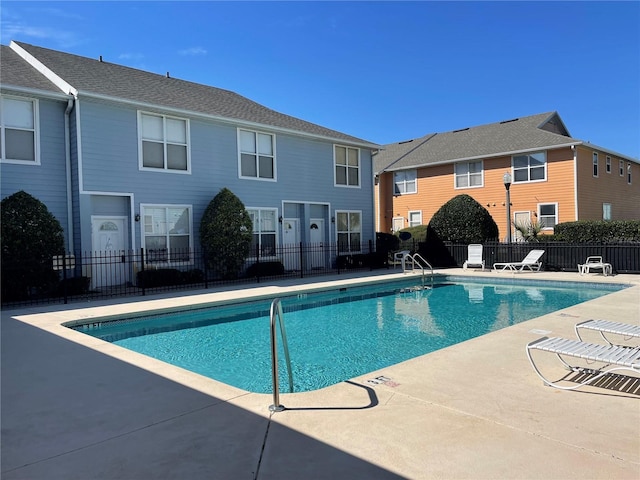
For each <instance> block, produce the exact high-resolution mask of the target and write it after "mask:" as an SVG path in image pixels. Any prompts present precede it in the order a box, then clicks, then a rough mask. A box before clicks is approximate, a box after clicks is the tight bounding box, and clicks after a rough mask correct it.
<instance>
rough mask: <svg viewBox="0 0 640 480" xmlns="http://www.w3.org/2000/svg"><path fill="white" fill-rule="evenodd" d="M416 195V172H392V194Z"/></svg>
mask: <svg viewBox="0 0 640 480" xmlns="http://www.w3.org/2000/svg"><path fill="white" fill-rule="evenodd" d="M414 193H418V171H417V170H416V169H413V170H400V171H398V172H393V194H394V195H410V194H414Z"/></svg>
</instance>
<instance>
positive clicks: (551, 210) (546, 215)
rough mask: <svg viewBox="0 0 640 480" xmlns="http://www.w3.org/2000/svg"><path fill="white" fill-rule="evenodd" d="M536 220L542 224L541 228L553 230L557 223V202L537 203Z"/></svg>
mask: <svg viewBox="0 0 640 480" xmlns="http://www.w3.org/2000/svg"><path fill="white" fill-rule="evenodd" d="M538 222H539V223H540V225H541V226H542V228H543V230H553V227H555V226H556V225H557V224H558V204H557V203H539V204H538Z"/></svg>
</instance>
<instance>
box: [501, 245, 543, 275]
mask: <svg viewBox="0 0 640 480" xmlns="http://www.w3.org/2000/svg"><path fill="white" fill-rule="evenodd" d="M542 255H544V250H531V251H530V252H529V253H528V254H527V256H526V257H524V258H523V259H522V261H521V262H502V263H494V264H493V269H494V270H495V271H497V272H503V271H505V270H511V271H512V272H523V271H524V270H525V269H528V270H531V271H532V272H539V271H540V267H542V262H540V261H539V260H540V257H542Z"/></svg>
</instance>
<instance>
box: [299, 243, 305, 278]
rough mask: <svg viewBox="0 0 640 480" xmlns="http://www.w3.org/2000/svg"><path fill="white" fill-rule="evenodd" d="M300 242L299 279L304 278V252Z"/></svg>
mask: <svg viewBox="0 0 640 480" xmlns="http://www.w3.org/2000/svg"><path fill="white" fill-rule="evenodd" d="M303 248H304V247H303V246H302V242H300V278H304V265H305V264H304V252H303V250H302V249H303Z"/></svg>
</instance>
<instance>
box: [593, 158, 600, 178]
mask: <svg viewBox="0 0 640 480" xmlns="http://www.w3.org/2000/svg"><path fill="white" fill-rule="evenodd" d="M598 169H599V165H598V152H593V172H592V173H593V177H594V178H598V173H599V172H598Z"/></svg>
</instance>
